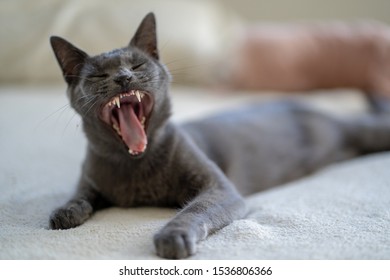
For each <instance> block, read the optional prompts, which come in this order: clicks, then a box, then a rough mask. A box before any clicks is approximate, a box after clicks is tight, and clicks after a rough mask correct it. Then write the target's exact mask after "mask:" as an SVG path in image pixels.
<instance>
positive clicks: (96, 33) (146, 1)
mask: <svg viewBox="0 0 390 280" xmlns="http://www.w3.org/2000/svg"><path fill="white" fill-rule="evenodd" d="M150 11H153V12H154V13H155V14H156V17H157V28H158V38H159V49H160V55H161V57H162V60H163V61H164V62H165V63H166V64H167V65H168V67H169V68H170V69H171V71H172V74H173V77H174V82H176V83H202V84H204V83H207V82H208V81H210V80H213V79H214V77H213V75H217V74H218V72H217V71H216V70H215V65H216V63H217V62H218V61H219V59H220V58H221V57H222V55H223V54H222V52H223V51H226V50H228V46H229V44H230V42H231V41H232V40H231V38H232V36H234V34H235V27H236V26H237V25H238V20H236V19H235V17H233V16H232V14H231V13H230V12H228V11H226V10H225V9H224V8H223V7H221V6H219V5H217V4H215V3H213V2H210V1H183V0H171V1H159V0H132V1H129V0H118V1H115V2H112V1H106V0H93V1H92V0H90V1H64V0H51V1H46V0H34V1H30V0H18V1H12V0H4V1H0V24H1V26H2V28H1V29H0V38H1V49H0V61H1V62H2V67H1V68H0V82H1V83H2V84H4V83H24V82H39V83H42V82H59V81H62V77H61V74H60V73H61V72H60V70H59V68H58V66H57V65H56V61H55V59H54V56H53V53H52V50H51V48H50V44H49V36H50V35H58V36H61V37H64V38H66V39H67V40H69V41H70V42H72V43H73V44H75V45H76V46H78V47H79V48H81V49H83V50H85V51H86V52H87V53H89V54H91V55H94V54H98V53H100V52H103V51H108V50H111V49H113V48H118V47H122V46H125V45H127V43H128V42H129V41H130V39H131V36H132V35H133V32H134V31H135V29H136V28H137V26H138V24H139V23H140V21H141V19H142V18H143V17H144V16H145V15H146V14H147V13H148V12H150Z"/></svg>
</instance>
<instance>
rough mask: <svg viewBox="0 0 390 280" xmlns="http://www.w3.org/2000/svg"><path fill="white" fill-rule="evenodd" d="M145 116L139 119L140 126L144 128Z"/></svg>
mask: <svg viewBox="0 0 390 280" xmlns="http://www.w3.org/2000/svg"><path fill="white" fill-rule="evenodd" d="M145 120H146V119H145V117H142V119H141V125H142V127H143V128H145Z"/></svg>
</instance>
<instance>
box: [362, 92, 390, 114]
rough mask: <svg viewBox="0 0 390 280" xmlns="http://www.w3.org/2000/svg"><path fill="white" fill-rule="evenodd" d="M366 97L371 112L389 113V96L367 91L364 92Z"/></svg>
mask: <svg viewBox="0 0 390 280" xmlns="http://www.w3.org/2000/svg"><path fill="white" fill-rule="evenodd" d="M366 98H367V102H368V105H369V109H370V112H371V113H373V114H389V115H390V97H385V96H383V95H381V94H377V93H372V92H368V93H367V94H366Z"/></svg>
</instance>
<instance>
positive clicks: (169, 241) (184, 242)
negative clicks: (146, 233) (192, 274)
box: [154, 227, 196, 259]
mask: <svg viewBox="0 0 390 280" xmlns="http://www.w3.org/2000/svg"><path fill="white" fill-rule="evenodd" d="M154 245H155V247H156V252H157V255H158V256H160V257H162V258H167V259H183V258H186V257H189V256H191V255H193V254H195V250H196V237H195V234H192V233H191V232H188V231H187V230H186V229H181V228H172V229H170V228H169V227H167V228H164V229H162V230H161V231H160V232H159V233H157V234H156V235H155V236H154Z"/></svg>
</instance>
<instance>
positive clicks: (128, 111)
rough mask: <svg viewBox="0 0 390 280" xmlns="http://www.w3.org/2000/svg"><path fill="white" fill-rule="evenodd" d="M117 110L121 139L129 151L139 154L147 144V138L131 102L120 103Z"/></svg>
mask: <svg viewBox="0 0 390 280" xmlns="http://www.w3.org/2000/svg"><path fill="white" fill-rule="evenodd" d="M117 112H118V117H119V128H120V131H121V134H122V139H123V141H124V142H125V143H126V145H127V147H128V148H129V153H130V154H140V153H142V152H144V151H145V149H146V145H147V138H146V134H145V130H144V128H143V126H142V124H141V122H140V121H139V120H138V118H137V115H136V114H135V112H134V109H133V106H131V104H121V107H120V109H118V110H117Z"/></svg>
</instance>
